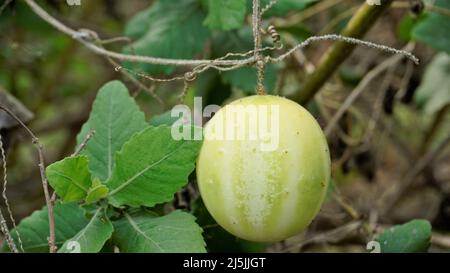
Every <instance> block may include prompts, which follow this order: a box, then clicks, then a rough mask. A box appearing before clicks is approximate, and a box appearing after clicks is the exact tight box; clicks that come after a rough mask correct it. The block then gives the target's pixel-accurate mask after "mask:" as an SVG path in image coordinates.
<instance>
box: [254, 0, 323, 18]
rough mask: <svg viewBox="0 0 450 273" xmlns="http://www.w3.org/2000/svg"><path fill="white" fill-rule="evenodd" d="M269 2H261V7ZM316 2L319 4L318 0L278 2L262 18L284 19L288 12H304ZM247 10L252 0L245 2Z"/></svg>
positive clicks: (267, 0) (265, 0)
mask: <svg viewBox="0 0 450 273" xmlns="http://www.w3.org/2000/svg"><path fill="white" fill-rule="evenodd" d="M270 1H271V0H262V1H261V7H262V8H263V7H265V6H266V5H267V4H269V3H270ZM317 2H319V0H278V1H277V3H276V4H275V5H273V6H272V8H271V9H270V10H268V11H267V12H266V13H265V14H264V17H270V16H276V17H285V16H286V15H287V14H288V13H289V12H294V11H301V10H304V9H306V8H307V7H309V6H311V5H312V4H314V3H317ZM247 9H248V11H249V12H251V10H252V0H247Z"/></svg>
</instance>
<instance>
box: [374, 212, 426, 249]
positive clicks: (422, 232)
mask: <svg viewBox="0 0 450 273" xmlns="http://www.w3.org/2000/svg"><path fill="white" fill-rule="evenodd" d="M430 239H431V225H430V223H429V222H428V221H426V220H412V221H410V222H408V223H406V224H403V225H397V226H394V227H391V228H388V229H386V230H385V231H384V232H383V233H382V234H380V235H379V236H378V237H377V238H376V241H378V242H379V243H380V247H381V252H382V253H415V252H427V250H428V247H429V246H430Z"/></svg>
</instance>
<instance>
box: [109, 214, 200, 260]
mask: <svg viewBox="0 0 450 273" xmlns="http://www.w3.org/2000/svg"><path fill="white" fill-rule="evenodd" d="M113 224H114V229H115V231H114V234H113V241H114V243H115V244H116V245H117V246H118V247H119V249H120V251H121V252H133V253H154V252H206V250H205V243H204V241H203V237H202V229H201V228H200V227H199V226H198V225H197V223H195V217H194V216H192V215H191V214H189V213H186V212H182V211H178V210H177V211H174V212H172V213H170V214H168V215H165V216H162V217H157V216H155V215H152V214H149V213H145V212H140V213H137V214H133V215H130V214H125V216H124V217H123V218H122V219H120V220H118V221H115V222H114V223H113Z"/></svg>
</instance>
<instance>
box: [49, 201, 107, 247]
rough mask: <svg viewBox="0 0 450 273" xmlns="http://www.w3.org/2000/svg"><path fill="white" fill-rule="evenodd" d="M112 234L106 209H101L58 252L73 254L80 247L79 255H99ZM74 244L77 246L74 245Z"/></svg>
mask: <svg viewBox="0 0 450 273" xmlns="http://www.w3.org/2000/svg"><path fill="white" fill-rule="evenodd" d="M112 233H113V225H112V224H111V222H110V221H109V219H108V218H107V217H106V216H105V210H104V208H99V209H97V211H96V212H95V213H94V215H93V216H92V218H91V220H89V223H87V225H86V226H85V227H84V228H83V229H82V230H80V232H78V233H77V234H76V235H75V236H74V237H72V238H70V239H69V240H67V241H66V242H65V243H64V245H63V246H62V247H61V248H60V249H59V251H58V252H61V253H71V252H73V251H74V250H75V249H76V248H77V247H79V249H77V250H78V251H79V253H97V252H99V251H100V250H101V249H102V248H103V245H104V244H105V242H106V241H107V240H108V239H109V238H111V235H112ZM74 243H76V244H77V245H74ZM73 247H75V249H73ZM77 250H75V251H77Z"/></svg>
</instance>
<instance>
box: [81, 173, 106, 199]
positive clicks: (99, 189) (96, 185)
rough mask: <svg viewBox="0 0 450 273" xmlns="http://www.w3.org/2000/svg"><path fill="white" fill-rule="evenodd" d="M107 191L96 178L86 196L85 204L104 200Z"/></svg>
mask: <svg viewBox="0 0 450 273" xmlns="http://www.w3.org/2000/svg"><path fill="white" fill-rule="evenodd" d="M108 193H109V189H108V187H106V186H105V185H104V184H103V183H102V182H101V181H100V180H99V179H98V178H96V179H94V181H92V186H91V187H90V188H89V191H88V193H87V196H86V203H87V204H92V203H95V202H97V201H98V200H100V199H103V198H106V197H107V196H108Z"/></svg>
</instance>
